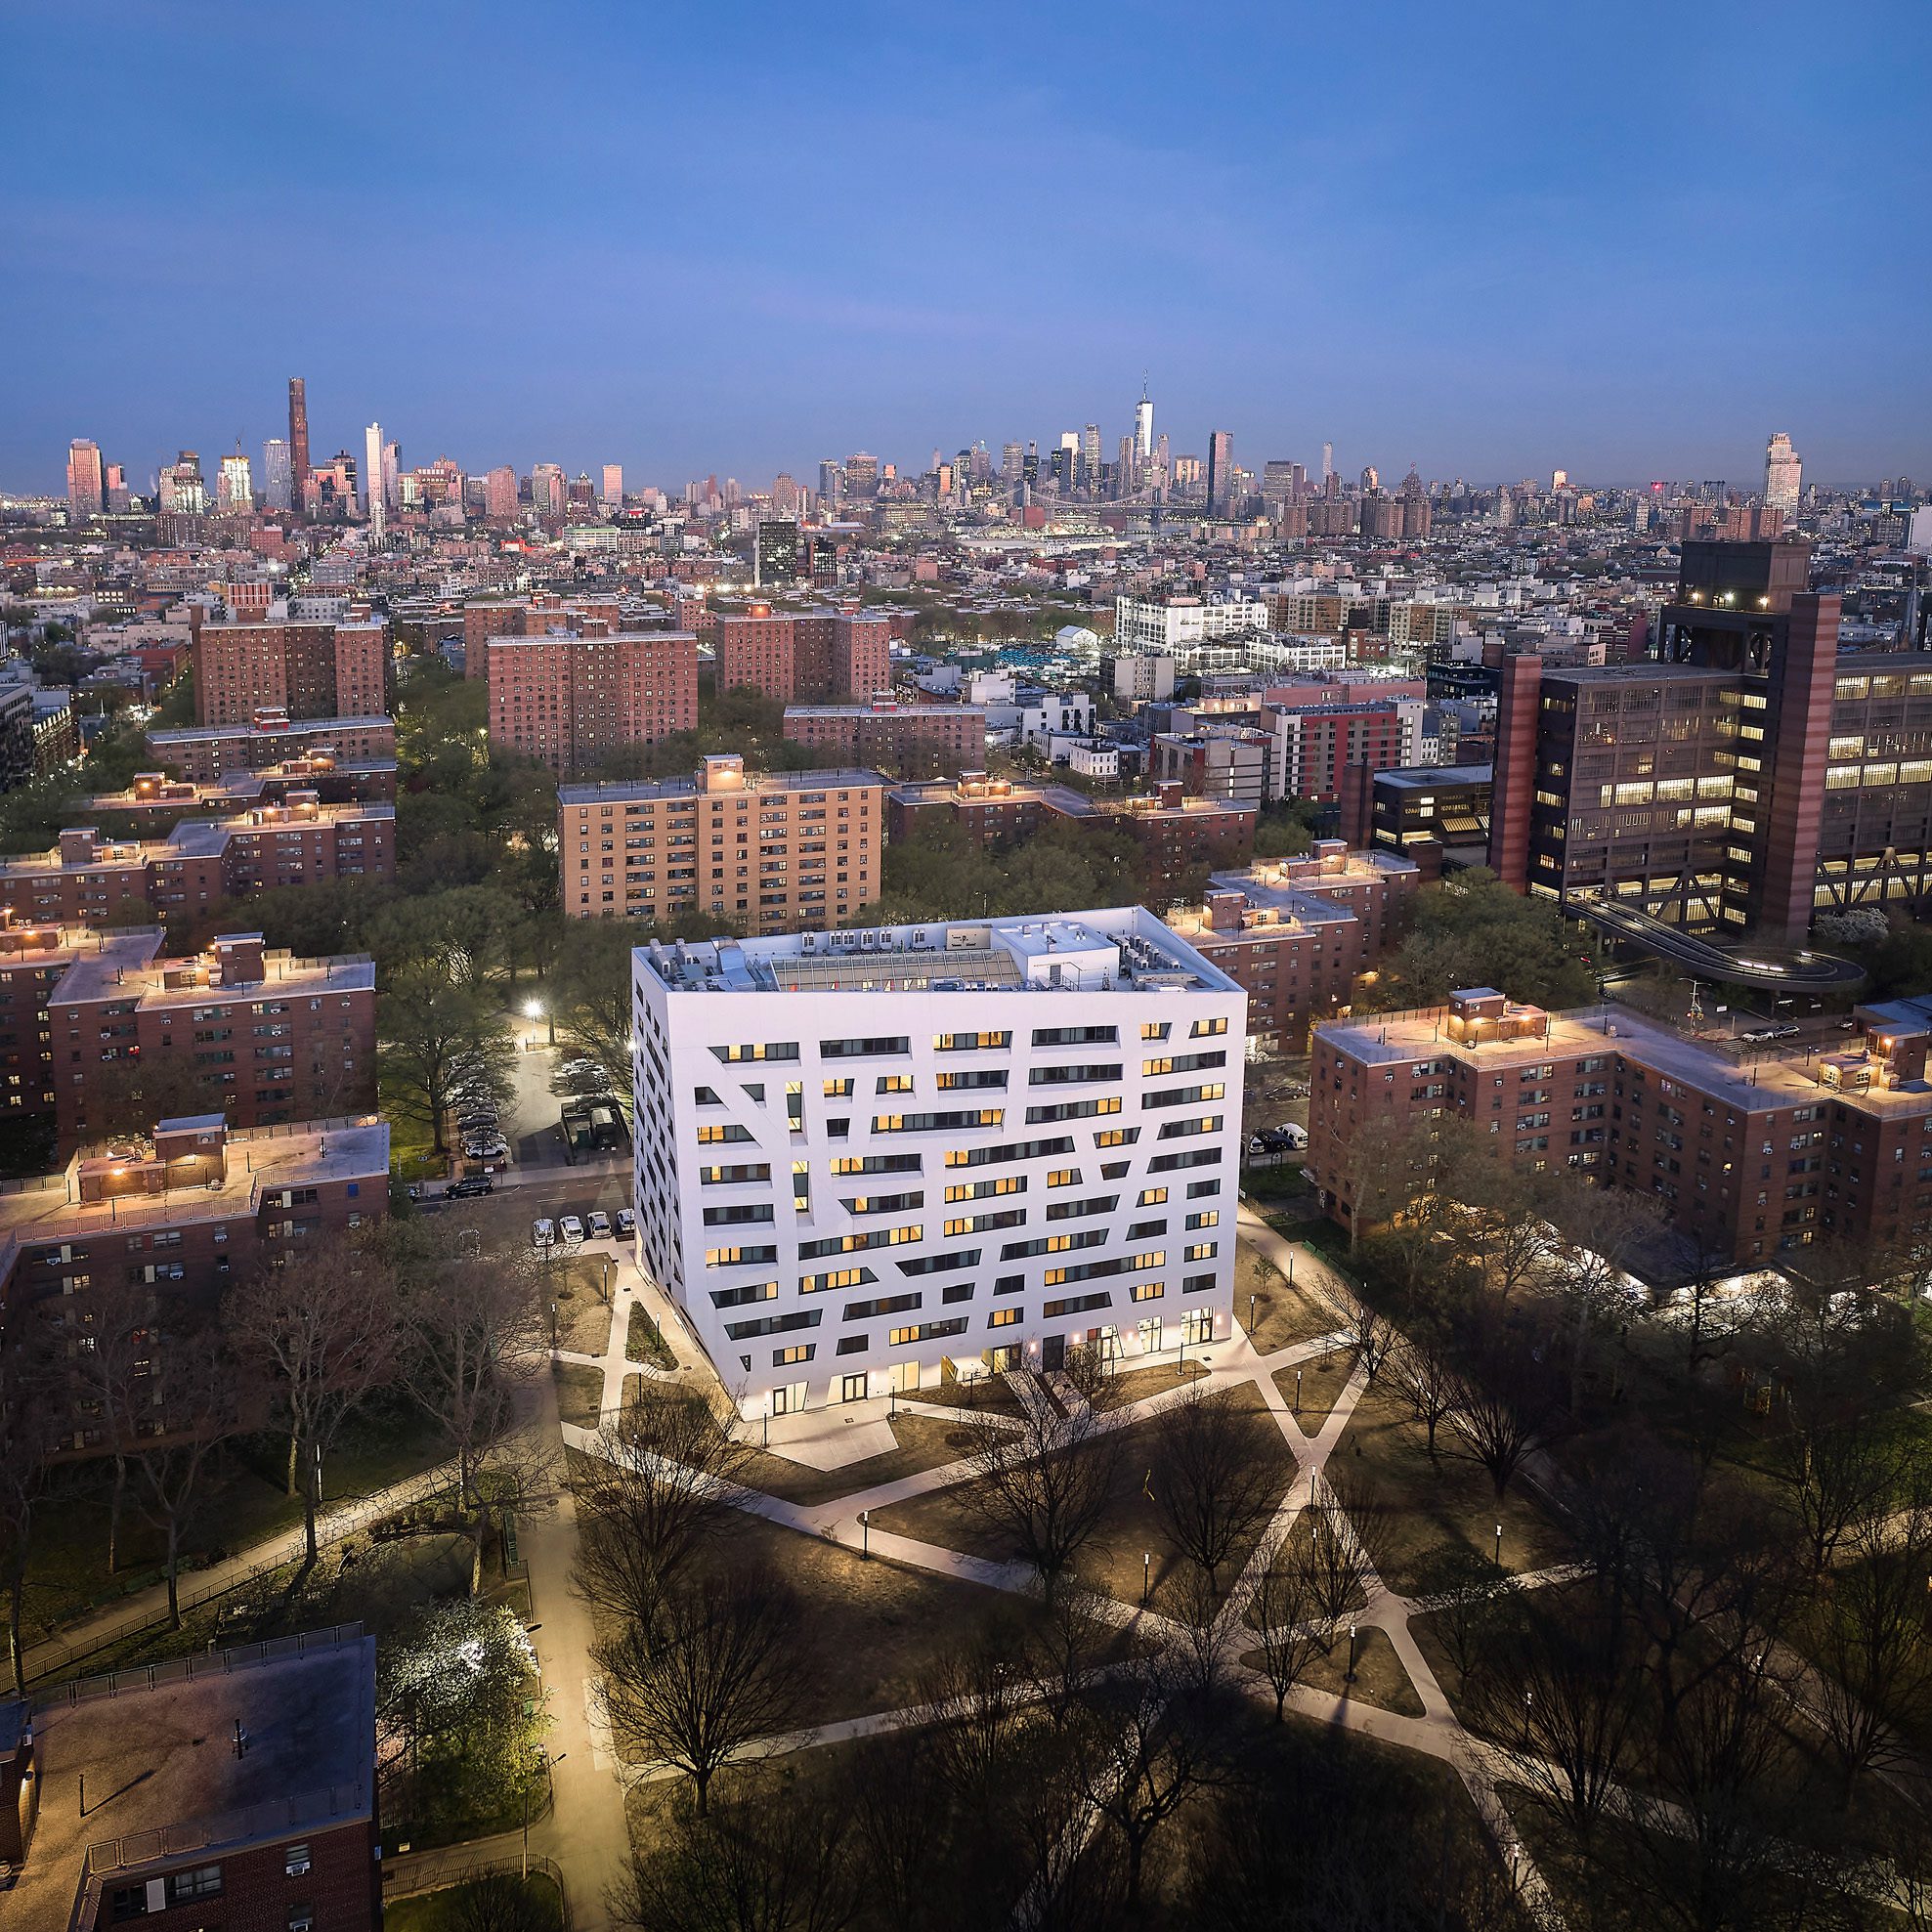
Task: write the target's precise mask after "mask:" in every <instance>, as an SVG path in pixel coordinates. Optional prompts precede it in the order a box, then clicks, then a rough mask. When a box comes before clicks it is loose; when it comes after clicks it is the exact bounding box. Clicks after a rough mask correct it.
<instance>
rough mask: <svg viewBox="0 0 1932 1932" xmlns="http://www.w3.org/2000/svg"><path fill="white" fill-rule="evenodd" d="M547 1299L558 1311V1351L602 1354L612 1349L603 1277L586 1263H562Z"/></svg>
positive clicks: (556, 1271)
mask: <svg viewBox="0 0 1932 1932" xmlns="http://www.w3.org/2000/svg"><path fill="white" fill-rule="evenodd" d="M550 1299H551V1300H552V1301H553V1302H554V1303H555V1304H556V1309H557V1347H558V1348H560V1349H568V1350H569V1351H570V1352H572V1353H573V1354H579V1355H601V1354H602V1353H603V1352H605V1350H607V1349H608V1348H609V1347H610V1346H611V1304H610V1302H609V1301H608V1300H607V1299H606V1297H605V1294H604V1279H603V1277H601V1276H600V1275H599V1273H598V1270H597V1269H596V1268H595V1267H592V1266H591V1265H590V1264H589V1263H587V1262H580V1261H573V1262H565V1263H563V1264H561V1265H560V1266H559V1267H557V1268H556V1269H555V1270H554V1271H553V1273H552V1275H551V1281H550Z"/></svg>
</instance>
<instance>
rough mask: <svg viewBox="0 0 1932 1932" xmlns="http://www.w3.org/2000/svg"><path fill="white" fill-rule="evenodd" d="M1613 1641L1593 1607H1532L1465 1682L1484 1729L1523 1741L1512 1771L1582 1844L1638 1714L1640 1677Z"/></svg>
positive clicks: (1612, 1627) (1614, 1634)
mask: <svg viewBox="0 0 1932 1932" xmlns="http://www.w3.org/2000/svg"><path fill="white" fill-rule="evenodd" d="M1620 1638H1621V1633H1620V1632H1619V1630H1618V1629H1617V1627H1616V1624H1615V1622H1614V1621H1613V1620H1612V1619H1611V1618H1610V1617H1608V1616H1605V1615H1602V1614H1601V1613H1600V1612H1599V1611H1598V1610H1597V1609H1596V1607H1595V1606H1594V1605H1587V1604H1586V1605H1584V1606H1580V1607H1579V1606H1576V1605H1573V1604H1566V1605H1563V1606H1561V1607H1550V1606H1539V1607H1537V1608H1536V1609H1534V1610H1531V1611H1530V1612H1529V1614H1528V1615H1527V1617H1526V1619H1525V1622H1524V1625H1523V1626H1522V1627H1521V1628H1520V1629H1518V1630H1516V1631H1513V1632H1511V1633H1510V1635H1509V1637H1508V1639H1507V1641H1506V1643H1504V1644H1502V1645H1500V1646H1499V1647H1498V1650H1497V1652H1496V1653H1493V1654H1492V1655H1490V1656H1489V1657H1488V1658H1486V1659H1485V1660H1484V1663H1483V1667H1482V1668H1481V1669H1480V1670H1479V1671H1478V1672H1477V1673H1476V1675H1475V1676H1474V1678H1473V1679H1471V1680H1469V1681H1468V1682H1467V1683H1466V1684H1465V1686H1464V1695H1465V1696H1467V1697H1468V1698H1469V1700H1470V1702H1471V1704H1472V1706H1473V1707H1474V1710H1475V1712H1476V1715H1477V1718H1478V1721H1479V1722H1480V1723H1481V1726H1482V1728H1483V1729H1484V1730H1485V1731H1487V1732H1488V1733H1489V1734H1490V1735H1491V1736H1492V1737H1495V1738H1498V1739H1504V1740H1513V1741H1515V1742H1516V1743H1517V1744H1518V1745H1519V1746H1520V1749H1519V1753H1518V1757H1517V1760H1516V1764H1515V1767H1514V1775H1515V1776H1516V1777H1517V1778H1518V1779H1520V1780H1521V1782H1523V1784H1524V1787H1525V1788H1526V1789H1527V1790H1528V1791H1530V1792H1531V1793H1532V1795H1533V1796H1534V1797H1535V1798H1536V1799H1537V1801H1538V1802H1539V1803H1540V1804H1542V1805H1543V1806H1544V1807H1545V1808H1546V1809H1547V1810H1549V1811H1550V1812H1552V1813H1553V1814H1554V1815H1555V1816H1556V1817H1557V1818H1558V1819H1560V1820H1561V1821H1562V1823H1563V1824H1564V1825H1566V1826H1567V1828H1568V1829H1569V1831H1570V1832H1571V1834H1572V1835H1573V1836H1574V1837H1575V1838H1576V1840H1577V1842H1578V1843H1579V1844H1584V1845H1587V1844H1588V1843H1589V1842H1590V1841H1591V1839H1592V1837H1593V1836H1594V1835H1595V1832H1596V1829H1597V1825H1598V1822H1599V1821H1600V1820H1601V1818H1602V1817H1603V1814H1604V1809H1605V1807H1606V1805H1607V1804H1608V1803H1609V1801H1610V1795H1611V1793H1612V1791H1613V1790H1614V1789H1615V1787H1616V1785H1617V1783H1618V1781H1619V1779H1620V1778H1621V1776H1622V1775H1623V1773H1624V1771H1625V1769H1626V1766H1625V1754H1626V1751H1627V1750H1628V1749H1629V1747H1630V1746H1631V1745H1632V1744H1633V1743H1634V1742H1635V1739H1636V1735H1637V1729H1638V1724H1639V1720H1640V1718H1641V1716H1642V1714H1643V1710H1644V1700H1645V1685H1644V1677H1643V1673H1642V1671H1641V1670H1639V1669H1638V1668H1637V1663H1638V1659H1637V1658H1636V1657H1634V1656H1632V1655H1631V1654H1630V1653H1629V1651H1628V1649H1627V1648H1626V1646H1625V1645H1624V1644H1623V1643H1622V1642H1621V1641H1620Z"/></svg>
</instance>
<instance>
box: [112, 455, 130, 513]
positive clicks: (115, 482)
mask: <svg viewBox="0 0 1932 1932" xmlns="http://www.w3.org/2000/svg"><path fill="white" fill-rule="evenodd" d="M107 513H108V514H109V515H110V516H117V517H118V516H125V515H126V514H127V472H126V470H124V469H123V468H122V467H121V466H120V464H119V463H109V464H108V465H107Z"/></svg>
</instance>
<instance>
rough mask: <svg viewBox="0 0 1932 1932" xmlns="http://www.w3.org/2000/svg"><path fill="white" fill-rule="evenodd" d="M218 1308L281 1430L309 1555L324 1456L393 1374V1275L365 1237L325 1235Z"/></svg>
mask: <svg viewBox="0 0 1932 1932" xmlns="http://www.w3.org/2000/svg"><path fill="white" fill-rule="evenodd" d="M225 1313H226V1321H227V1326H228V1331H229V1334H230V1336H231V1338H232V1339H233V1343H234V1347H235V1352H236V1356H237V1357H238V1358H239V1360H240V1361H241V1363H242V1365H243V1367H244V1368H248V1369H252V1370H253V1371H255V1372H256V1373H257V1374H258V1375H259V1376H260V1377H261V1378H262V1380H263V1382H264V1383H265V1384H266V1385H267V1387H268V1389H269V1391H270V1394H271V1395H272V1397H273V1399H274V1401H275V1402H276V1404H277V1405H278V1407H279V1411H280V1414H281V1419H282V1422H283V1425H284V1426H285V1427H286V1429H287V1431H288V1491H289V1494H290V1495H294V1494H296V1493H297V1491H298V1490H299V1492H300V1494H301V1497H302V1520H303V1525H304V1528H305V1530H306V1533H307V1542H308V1561H309V1562H310V1563H312V1564H313V1563H314V1562H315V1560H316V1550H317V1541H316V1511H317V1509H318V1507H319V1505H320V1502H321V1485H322V1467H323V1464H324V1462H325V1461H326V1459H327V1457H328V1454H329V1452H330V1451H331V1450H332V1449H333V1447H334V1445H335V1443H336V1441H337V1440H338V1438H340V1436H341V1433H342V1430H343V1427H344V1425H345V1424H346V1423H347V1422H348V1421H349V1420H350V1418H351V1417H352V1416H354V1415H355V1414H356V1412H357V1411H358V1410H359V1409H360V1408H361V1407H362V1406H363V1405H364V1404H365V1402H366V1401H367V1400H368V1399H369V1397H370V1396H371V1395H374V1394H375V1393H376V1391H377V1390H379V1389H383V1388H387V1387H388V1386H389V1385H390V1383H392V1382H393V1381H394V1380H395V1377H396V1373H397V1366H398V1361H397V1356H398V1343H399V1339H400V1332H399V1325H398V1321H397V1312H396V1287H395V1281H394V1278H393V1276H392V1275H391V1273H390V1271H389V1269H388V1267H386V1266H385V1265H384V1264H383V1262H382V1261H381V1259H380V1258H379V1257H378V1256H377V1255H376V1254H375V1253H374V1252H372V1250H371V1248H370V1246H369V1245H368V1243H367V1242H366V1241H359V1240H356V1239H354V1238H353V1237H351V1236H348V1235H325V1236H323V1237H322V1239H321V1240H319V1241H317V1242H316V1244H315V1245H314V1246H313V1247H311V1248H308V1249H306V1250H304V1251H302V1252H301V1253H300V1254H298V1255H297V1256H295V1257H294V1258H293V1259H291V1260H290V1261H289V1262H288V1263H287V1264H286V1265H285V1266H283V1267H273V1268H266V1269H264V1270H263V1271H262V1272H261V1273H260V1274H259V1275H257V1276H256V1277H255V1278H254V1279H253V1280H252V1281H247V1282H243V1283H242V1284H241V1285H240V1286H238V1287H237V1288H236V1289H235V1291H234V1292H233V1293H232V1294H231V1295H230V1297H229V1300H228V1305H227V1309H226V1311H225Z"/></svg>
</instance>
